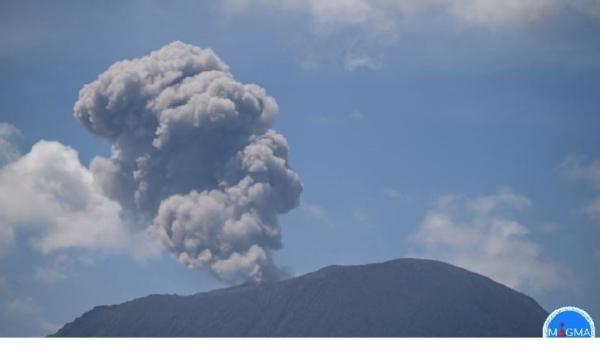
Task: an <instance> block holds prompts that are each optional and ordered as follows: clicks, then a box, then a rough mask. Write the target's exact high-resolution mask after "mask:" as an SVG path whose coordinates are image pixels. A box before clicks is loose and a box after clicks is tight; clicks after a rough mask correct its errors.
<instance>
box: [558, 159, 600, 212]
mask: <svg viewBox="0 0 600 349" xmlns="http://www.w3.org/2000/svg"><path fill="white" fill-rule="evenodd" d="M560 170H561V174H562V175H563V176H564V177H566V178H568V179H571V180H578V181H583V182H586V183H587V184H588V185H589V186H590V187H591V188H592V189H593V190H594V192H595V195H596V197H595V198H593V199H592V200H591V201H590V202H589V203H587V204H586V205H585V207H584V208H583V210H582V211H583V213H585V214H586V215H588V216H589V217H590V218H592V219H595V220H598V221H600V193H599V192H600V161H599V160H586V159H585V158H583V157H576V156H568V157H567V158H566V159H565V161H563V163H562V164H561V165H560Z"/></svg>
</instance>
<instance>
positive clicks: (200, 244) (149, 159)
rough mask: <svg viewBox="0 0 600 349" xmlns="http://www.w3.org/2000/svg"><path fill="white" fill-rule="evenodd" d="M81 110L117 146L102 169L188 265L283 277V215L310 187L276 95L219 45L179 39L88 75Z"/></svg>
mask: <svg viewBox="0 0 600 349" xmlns="http://www.w3.org/2000/svg"><path fill="white" fill-rule="evenodd" d="M74 111H75V117H76V118H77V119H79V120H80V121H81V122H82V123H83V124H84V125H85V127H86V128H87V129H88V130H90V131H91V132H92V133H94V134H96V135H97V136H99V137H101V138H103V139H105V140H106V141H108V142H109V143H110V144H111V146H112V154H111V156H110V158H104V157H96V158H95V159H94V160H93V161H92V164H91V170H92V172H93V173H94V178H95V180H96V181H97V182H98V183H99V184H100V185H101V187H102V189H103V191H104V192H105V194H106V195H107V196H109V197H110V198H112V199H114V200H116V201H118V202H119V203H120V204H121V206H122V207H123V209H124V210H125V212H127V213H128V216H130V217H131V218H132V219H135V220H138V221H141V222H150V223H149V226H150V228H149V230H150V232H151V233H152V234H155V235H156V236H157V237H158V238H160V239H161V240H162V241H163V242H164V244H165V246H167V247H168V248H169V249H170V250H171V251H172V252H173V253H174V255H175V256H176V257H177V258H178V259H179V261H181V262H182V263H184V264H185V265H187V266H188V267H192V268H196V267H202V268H207V269H208V270H210V271H211V272H213V273H214V274H215V275H216V276H218V277H219V278H221V279H222V280H224V281H226V282H231V283H238V282H243V281H247V280H254V281H260V280H265V279H272V278H276V277H278V275H279V274H280V271H279V269H278V268H277V267H276V266H275V265H274V264H273V261H272V259H271V251H273V250H275V249H278V248H280V247H281V232H280V227H279V224H278V215H280V214H282V213H285V212H287V211H289V210H291V209H293V208H294V207H296V206H297V205H298V201H299V196H300V193H301V191H302V186H301V183H300V180H299V178H298V175H297V174H296V173H295V172H293V171H292V170H291V169H290V167H289V166H288V144H287V142H286V140H285V138H284V137H283V136H282V135H280V134H278V133H277V132H275V131H274V130H272V129H271V126H272V124H273V122H274V120H275V118H276V116H277V113H278V107H277V103H276V102H275V100H274V99H273V98H272V97H270V96H268V95H267V94H266V92H265V90H264V89H263V88H261V87H260V86H257V85H254V84H242V83H240V82H238V81H236V80H235V79H234V78H233V76H232V74H231V73H230V72H229V71H228V67H227V65H226V64H225V63H223V62H222V61H221V60H220V59H219V57H217V55H216V54H215V53H214V52H213V51H212V50H210V49H201V48H198V47H195V46H192V45H187V44H184V43H181V42H174V43H171V44H169V45H166V46H164V47H163V48H161V49H159V50H157V51H154V52H152V53H151V54H150V55H148V56H145V57H142V58H139V59H133V60H124V61H120V62H117V63H115V64H113V65H112V66H111V67H110V68H108V69H107V70H106V71H105V72H104V73H102V74H101V75H100V76H99V77H98V79H97V80H95V81H93V82H91V83H89V84H87V85H85V86H84V87H83V88H82V89H81V91H80V95H79V100H78V101H77V102H76V104H75V109H74Z"/></svg>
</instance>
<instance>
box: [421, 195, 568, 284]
mask: <svg viewBox="0 0 600 349" xmlns="http://www.w3.org/2000/svg"><path fill="white" fill-rule="evenodd" d="M530 205H531V202H530V201H529V199H527V198H526V197H524V196H522V195H518V194H515V193H513V192H511V191H508V190H501V191H498V192H497V193H495V194H491V195H484V196H480V197H477V198H473V199H469V198H463V197H459V196H456V195H445V196H442V197H440V198H438V199H437V201H436V203H435V205H434V206H433V207H432V208H431V209H430V210H429V211H428V212H427V213H426V214H425V217H424V218H423V221H422V222H421V225H420V227H419V229H418V230H417V231H416V232H414V233H413V234H411V235H410V236H409V242H410V243H411V245H412V247H413V255H414V256H416V257H423V258H432V259H438V260H442V261H445V262H448V263H451V264H454V265H457V266H460V267H463V268H465V269H468V270H471V271H474V272H477V273H480V274H482V275H485V276H488V277H490V278H492V279H493V280H496V281H498V282H501V283H503V284H505V285H507V286H509V287H513V288H517V289H521V290H523V289H529V290H542V289H545V288H547V287H556V286H559V282H560V281H561V275H564V273H563V270H562V269H561V268H562V267H561V266H559V265H556V264H554V263H551V262H548V261H546V260H544V259H543V257H542V256H541V248H540V246H539V245H538V244H537V243H535V242H534V241H533V240H532V239H530V238H529V236H530V234H531V231H530V230H529V228H527V227H526V226H525V225H524V224H523V223H522V222H521V221H520V220H519V218H518V216H519V213H520V212H523V211H524V210H525V209H527V207H529V206H530ZM525 266H526V267H525Z"/></svg>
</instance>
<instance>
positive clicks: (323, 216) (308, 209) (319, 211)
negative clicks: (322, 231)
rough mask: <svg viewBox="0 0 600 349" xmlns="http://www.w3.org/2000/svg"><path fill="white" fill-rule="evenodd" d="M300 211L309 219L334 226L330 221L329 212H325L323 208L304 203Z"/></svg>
mask: <svg viewBox="0 0 600 349" xmlns="http://www.w3.org/2000/svg"><path fill="white" fill-rule="evenodd" d="M300 210H301V211H302V212H303V213H304V215H305V216H307V217H308V218H311V219H314V220H317V221H320V222H323V223H325V224H327V225H329V226H331V225H333V223H332V222H331V220H330V219H329V216H328V215H327V212H325V210H324V209H323V207H321V206H319V205H316V204H310V203H306V202H305V203H302V205H301V206H300Z"/></svg>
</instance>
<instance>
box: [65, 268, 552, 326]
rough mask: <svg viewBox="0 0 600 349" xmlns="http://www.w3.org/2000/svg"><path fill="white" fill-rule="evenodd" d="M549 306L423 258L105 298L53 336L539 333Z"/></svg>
mask: <svg viewBox="0 0 600 349" xmlns="http://www.w3.org/2000/svg"><path fill="white" fill-rule="evenodd" d="M546 316H547V313H546V311H545V310H544V309H542V308H541V307H540V306H539V305H538V304H537V303H536V302H535V301H534V300H533V299H531V298H530V297H528V296H526V295H524V294H521V293H519V292H517V291H514V290H512V289H510V288H508V287H506V286H504V285H501V284H499V283H497V282H495V281H492V280H490V279H488V278H486V277H484V276H481V275H478V274H475V273H472V272H469V271H467V270H464V269H461V268H457V267H454V266H452V265H449V264H446V263H442V262H437V261H431V260H422V259H397V260H393V261H389V262H385V263H377V264H369V265H358V266H329V267H326V268H323V269H321V270H319V271H316V272H313V273H309V274H306V275H302V276H299V277H295V278H291V279H287V280H283V281H278V282H274V283H263V284H247V285H242V286H237V287H231V288H225V289H219V290H215V291H211V292H204V293H198V294H195V295H192V296H177V295H151V296H147V297H144V298H139V299H135V300H132V301H129V302H126V303H123V304H119V305H110V306H99V307H96V308H94V309H92V310H91V311H89V312H87V313H85V314H83V315H82V316H81V317H79V318H78V319H76V320H75V321H73V322H71V323H68V324H66V325H65V326H64V327H63V328H62V329H60V330H59V331H58V332H57V333H56V334H55V335H54V336H75V337H80V336H98V337H100V336H110V337H120V336H126V337H138V336H143V337H155V336H159V337H196V336H202V337H230V336H232V337H244V336H252V337H290V336H292V337H305V336H310V337H313V336H314V337H331V336H343V337H354V336H360V337H363V336H364V337H372V336H381V337H389V336H394V337H395V336H402V337H404V336H410V337H430V336H443V337H480V336H493V337H505V336H510V337H528V336H531V337H538V336H541V332H542V324H543V322H544V319H545V318H546Z"/></svg>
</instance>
